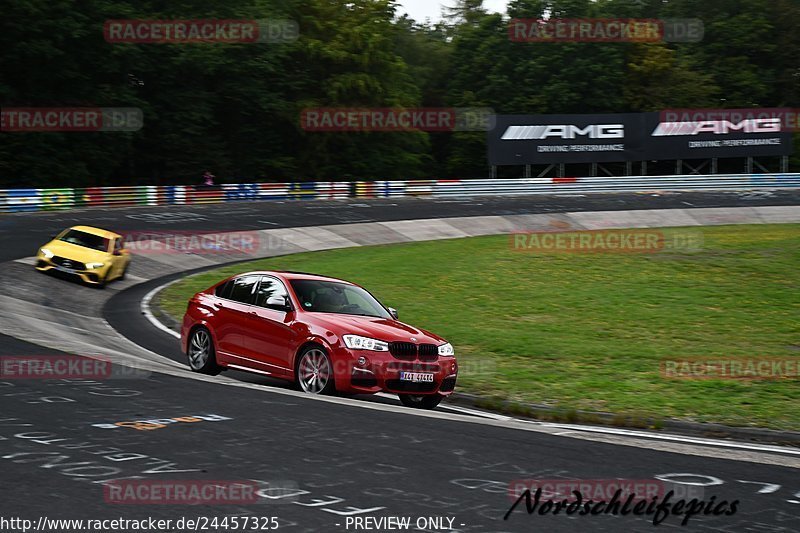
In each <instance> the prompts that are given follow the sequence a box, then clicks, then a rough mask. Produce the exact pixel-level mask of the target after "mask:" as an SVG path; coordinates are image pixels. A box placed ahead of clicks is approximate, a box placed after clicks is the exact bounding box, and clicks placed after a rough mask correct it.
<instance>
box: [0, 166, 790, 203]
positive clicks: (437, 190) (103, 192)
mask: <svg viewBox="0 0 800 533" xmlns="http://www.w3.org/2000/svg"><path fill="white" fill-rule="evenodd" d="M797 187H800V174H716V175H711V176H703V175H684V176H624V177H621V176H618V177H565V178H524V179H478V180H411V181H355V182H330V181H317V182H291V183H245V184H225V185H219V186H214V187H207V186H193V185H140V186H131V187H88V188H80V189H78V188H75V189H73V188H56V189H33V188H19V189H0V212H19V211H57V210H69V209H74V208H82V207H130V206H137V205H141V206H159V205H187V204H194V205H197V204H214V203H224V202H241V201H265V200H283V201H285V200H342V199H349V198H402V197H440V198H441V197H469V196H520V195H529V194H551V195H552V194H576V193H592V192H600V193H602V192H606V193H620V192H648V191H688V190H695V191H733V190H754V189H789V188H797Z"/></svg>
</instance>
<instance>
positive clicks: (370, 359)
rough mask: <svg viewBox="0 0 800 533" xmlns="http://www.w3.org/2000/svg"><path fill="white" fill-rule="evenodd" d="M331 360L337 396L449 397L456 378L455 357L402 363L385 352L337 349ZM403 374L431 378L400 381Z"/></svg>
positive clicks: (403, 360) (456, 365)
mask: <svg viewBox="0 0 800 533" xmlns="http://www.w3.org/2000/svg"><path fill="white" fill-rule="evenodd" d="M362 357H363V358H364V359H366V363H365V364H363V365H361V364H359V359H360V358H362ZM332 358H333V366H334V373H335V376H336V390H338V391H340V392H348V393H354V394H358V393H361V394H374V393H376V392H389V393H392V394H414V395H419V396H424V395H431V394H440V395H442V396H449V395H450V394H452V393H453V390H454V389H455V386H456V380H457V378H458V363H457V362H456V359H455V357H438V358H437V359H436V360H434V361H421V360H419V359H417V358H414V359H413V360H406V359H397V358H395V357H393V356H392V355H391V354H389V353H387V352H371V351H362V350H349V349H347V348H338V349H335V350H333V353H332ZM403 373H406V374H409V373H410V374H422V375H423V376H425V377H426V378H427V379H431V377H432V381H412V380H409V379H403V375H402V374H403ZM406 377H408V376H406ZM416 377H417V378H418V377H420V376H416Z"/></svg>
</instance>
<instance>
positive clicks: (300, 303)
mask: <svg viewBox="0 0 800 533" xmlns="http://www.w3.org/2000/svg"><path fill="white" fill-rule="evenodd" d="M181 343H182V349H183V351H184V353H186V355H187V357H188V359H189V366H190V367H191V369H192V370H193V371H195V372H201V373H204V374H211V375H216V374H218V373H219V372H220V371H222V370H225V369H228V368H232V369H236V370H246V371H248V372H256V373H259V374H264V375H269V376H272V377H277V378H282V379H286V380H290V381H294V382H295V383H297V385H299V387H300V388H301V389H302V390H303V391H305V392H309V393H312V394H331V393H333V392H335V391H337V392H340V393H345V394H374V393H376V392H390V393H395V394H398V395H399V397H400V401H402V403H403V404H404V405H406V406H409V407H418V408H423V409H433V408H434V407H436V406H437V405H438V404H439V402H440V401H441V400H442V398H443V397H445V396H448V395H450V394H451V393H452V392H453V390H454V389H455V385H456V377H457V375H458V364H457V363H456V359H455V353H454V351H453V346H452V345H450V343H448V342H447V341H445V340H444V339H442V338H441V337H438V336H436V335H434V334H433V333H429V332H427V331H424V330H421V329H417V328H415V327H412V326H409V325H407V324H403V323H402V322H400V321H399V320H398V319H397V312H396V311H395V310H394V309H392V308H386V307H384V306H383V305H382V304H381V303H380V302H379V301H378V300H377V299H375V297H374V296H372V295H371V294H370V293H369V292H368V291H367V290H365V289H363V288H362V287H359V286H358V285H354V284H352V283H349V282H347V281H342V280H339V279H335V278H329V277H324V276H317V275H313V274H304V273H298V272H251V273H247V274H240V275H238V276H234V277H232V278H229V279H227V280H224V281H222V282H220V283H218V284H217V285H214V286H213V287H211V288H209V289H207V290H205V291H202V292H199V293H197V294H195V295H194V296H193V297H192V299H191V300H190V301H189V307H188V309H187V310H186V315H185V316H184V319H183V327H182V329H181Z"/></svg>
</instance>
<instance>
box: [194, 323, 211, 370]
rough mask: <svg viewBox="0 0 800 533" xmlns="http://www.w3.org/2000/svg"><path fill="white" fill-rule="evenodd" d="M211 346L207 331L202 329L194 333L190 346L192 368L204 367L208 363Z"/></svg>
mask: <svg viewBox="0 0 800 533" xmlns="http://www.w3.org/2000/svg"><path fill="white" fill-rule="evenodd" d="M210 346H211V342H210V339H209V338H208V333H206V332H205V331H202V330H200V331H197V332H195V334H194V335H192V341H191V343H190V347H189V364H191V365H192V368H202V367H203V366H204V365H205V364H206V362H207V361H208V354H209V351H210V350H209V349H210Z"/></svg>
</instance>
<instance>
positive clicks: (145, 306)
mask: <svg viewBox="0 0 800 533" xmlns="http://www.w3.org/2000/svg"><path fill="white" fill-rule="evenodd" d="M181 279H183V278H178V279H176V280H173V281H170V282H169V283H165V284H163V285H160V286H158V287H156V288H155V289H153V290H152V291H150V292H148V293H147V294H146V295H145V297H144V298H142V303H141V304H140V308H141V310H142V314H144V316H145V318H146V319H147V320H148V321H149V322H150V323H151V324H153V325H154V326H155V327H157V328H158V329H160V330H161V331H163V332H164V333H169V334H170V335H172V336H173V337H175V338H176V339H180V338H181V334H180V333H178V332H177V331H172V330H171V329H169V328H168V327H167V326H165V325H164V324H162V323H161V321H160V320H159V319H157V318H156V317H155V315H153V313H152V311H150V301H151V300H152V299H153V296H155V295H156V294H157V293H158V292H159V291H160V290H162V289H166V288H167V287H169V286H170V285H172V284H173V283H177V282H178V281H180V280H181Z"/></svg>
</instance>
